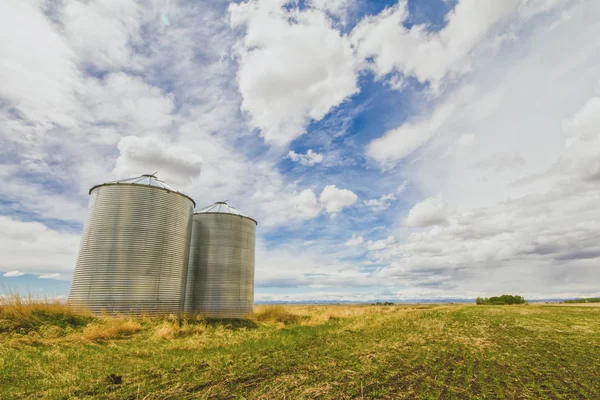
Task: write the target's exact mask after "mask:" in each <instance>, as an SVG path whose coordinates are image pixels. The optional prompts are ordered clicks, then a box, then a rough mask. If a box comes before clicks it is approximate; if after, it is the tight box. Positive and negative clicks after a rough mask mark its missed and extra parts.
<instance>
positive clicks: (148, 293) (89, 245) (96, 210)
mask: <svg viewBox="0 0 600 400" xmlns="http://www.w3.org/2000/svg"><path fill="white" fill-rule="evenodd" d="M193 208H194V204H193V202H192V200H191V199H189V198H188V197H186V196H184V195H182V194H179V193H176V192H170V191H168V190H165V189H162V188H157V187H151V186H146V185H131V184H107V185H101V186H98V187H95V188H94V189H93V190H92V191H91V193H90V200H89V208H88V219H87V222H86V224H85V227H84V231H83V235H82V240H81V246H80V250H79V256H78V258H77V266H76V268H75V274H74V276H73V283H72V285H71V292H70V294H69V302H70V303H71V304H73V305H74V306H75V307H85V308H87V309H90V310H91V311H93V312H96V313H99V312H101V311H106V312H109V313H128V314H129V313H134V314H149V315H165V314H172V313H173V314H175V313H179V312H181V311H182V309H183V302H184V295H185V291H184V289H185V280H186V277H187V265H188V255H189V244H190V231H191V215H192V212H193Z"/></svg>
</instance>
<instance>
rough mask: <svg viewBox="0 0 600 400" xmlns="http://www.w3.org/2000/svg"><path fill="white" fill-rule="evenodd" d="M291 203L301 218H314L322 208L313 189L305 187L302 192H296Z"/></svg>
mask: <svg viewBox="0 0 600 400" xmlns="http://www.w3.org/2000/svg"><path fill="white" fill-rule="evenodd" d="M290 203H291V206H292V209H293V210H294V211H295V214H296V216H299V217H301V218H314V217H316V216H317V215H318V214H319V211H320V210H321V207H320V206H319V203H318V202H317V196H316V195H315V192H313V191H312V190H311V189H304V190H303V191H301V192H300V193H294V195H293V196H292V198H291V200H290Z"/></svg>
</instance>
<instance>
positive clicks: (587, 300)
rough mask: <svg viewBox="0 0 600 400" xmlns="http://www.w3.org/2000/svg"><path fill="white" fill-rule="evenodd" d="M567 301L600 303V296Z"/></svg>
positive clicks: (566, 301)
mask: <svg viewBox="0 0 600 400" xmlns="http://www.w3.org/2000/svg"><path fill="white" fill-rule="evenodd" d="M565 303H600V297H588V298H583V299H573V300H565Z"/></svg>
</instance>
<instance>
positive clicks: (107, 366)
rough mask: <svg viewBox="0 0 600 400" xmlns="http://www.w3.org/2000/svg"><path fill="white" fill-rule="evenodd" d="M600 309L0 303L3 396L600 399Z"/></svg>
mask: <svg viewBox="0 0 600 400" xmlns="http://www.w3.org/2000/svg"><path fill="white" fill-rule="evenodd" d="M598 321H600V307H577V306H572V307H565V306H563V307H553V306H543V305H536V306H534V305H529V306H496V307H495V306H474V305H394V306H368V305H360V306H357V305H353V306H349V305H343V306H333V305H328V306H314V305H311V306H260V307H258V309H257V313H256V315H255V316H254V318H253V319H252V320H250V321H245V322H240V321H238V322H235V321H229V322H228V321H220V322H211V321H202V320H190V321H184V322H182V323H181V324H180V323H179V321H178V320H169V319H150V318H137V319H117V318H111V317H105V318H100V319H96V318H92V317H89V316H85V315H78V314H75V313H73V312H72V311H70V310H69V309H68V308H66V307H65V306H62V305H58V304H46V305H44V306H41V305H37V306H36V305H33V306H23V305H21V306H20V309H19V307H15V305H14V304H13V305H9V306H4V307H0V398H2V399H12V398H14V399H22V398H51V399H68V398H111V399H165V398H173V399H192V398H193V399H204V398H206V399H215V398H223V399H231V398H247V399H258V398H262V399H312V398H324V399H344V398H365V399H376V398H377V399H403V398H407V399H417V398H418V399H438V398H443V399H446V398H448V399H452V398H455V399H479V398H489V399H561V398H564V399H598V398H600V373H599V371H600V323H598Z"/></svg>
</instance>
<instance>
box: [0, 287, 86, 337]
mask: <svg viewBox="0 0 600 400" xmlns="http://www.w3.org/2000/svg"><path fill="white" fill-rule="evenodd" d="M91 320H92V316H91V314H90V313H88V312H85V311H75V310H73V309H72V308H71V307H70V306H69V305H68V304H67V303H66V302H65V301H61V300H60V299H52V298H42V299H40V298H35V297H33V296H31V294H28V295H27V296H21V295H20V294H19V293H15V292H11V291H6V290H5V293H4V294H3V295H0V332H2V331H13V330H21V331H29V330H36V329H38V328H40V327H42V326H44V325H47V324H51V325H56V326H59V327H61V328H65V327H67V326H72V327H77V326H85V325H86V324H87V323H88V322H90V321H91Z"/></svg>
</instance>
